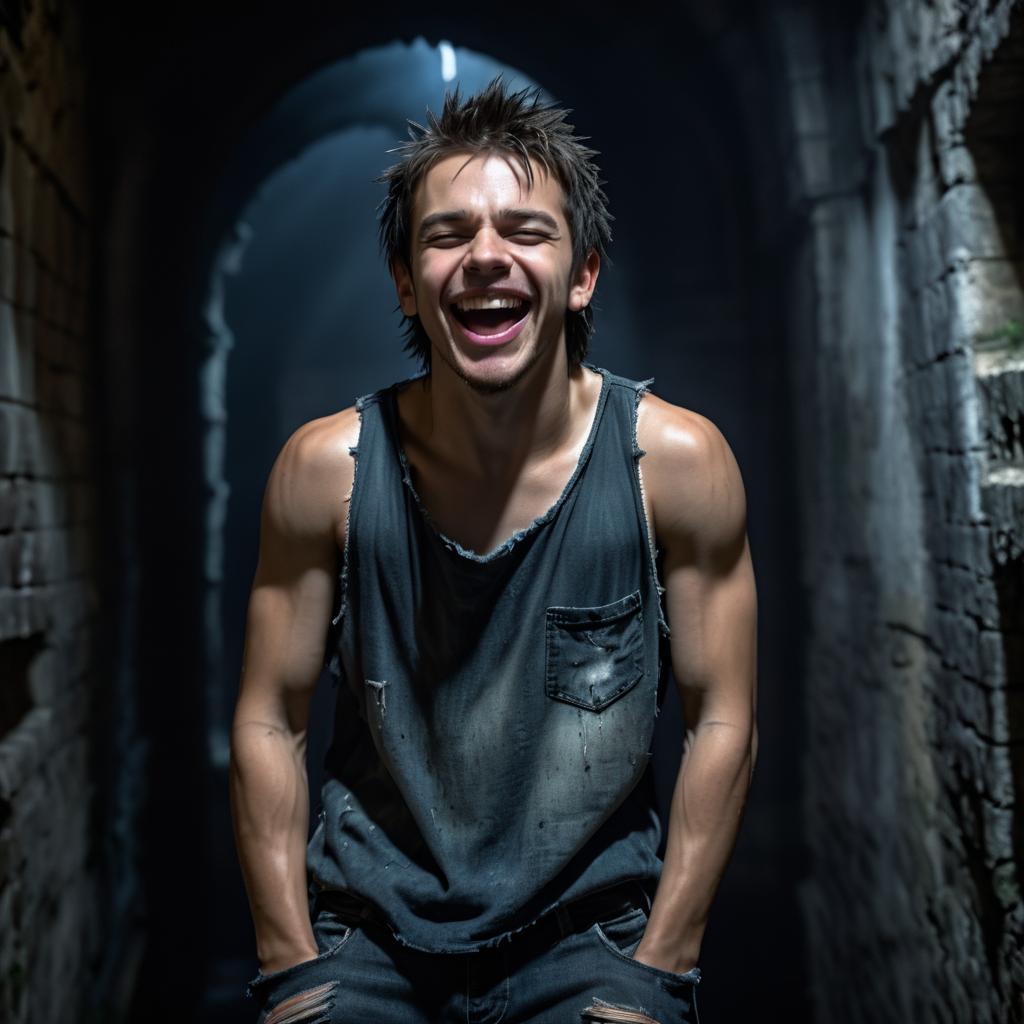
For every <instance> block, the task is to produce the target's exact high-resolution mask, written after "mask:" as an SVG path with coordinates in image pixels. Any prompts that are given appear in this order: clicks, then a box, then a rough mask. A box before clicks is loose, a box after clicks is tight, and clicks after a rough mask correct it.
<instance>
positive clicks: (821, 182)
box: [779, 0, 1024, 1024]
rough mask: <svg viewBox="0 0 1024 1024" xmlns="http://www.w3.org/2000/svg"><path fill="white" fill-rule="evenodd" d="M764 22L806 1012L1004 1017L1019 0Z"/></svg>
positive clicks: (1018, 513) (1018, 274) (1022, 310)
mask: <svg viewBox="0 0 1024 1024" xmlns="http://www.w3.org/2000/svg"><path fill="white" fill-rule="evenodd" d="M851 40H855V41H856V44H855V45H852V46H851ZM779 42H780V44H781V46H782V49H783V52H784V53H785V56H786V64H787V66H788V68H789V70H790V74H789V100H788V102H789V106H790V110H791V112H792V122H793V124H794V136H793V153H794V160H793V167H794V176H793V180H794V181H795V187H794V189H793V200H794V202H795V204H797V207H798V209H799V210H800V212H801V214H802V215H803V217H804V218H805V223H806V225H807V228H806V231H805V233H804V235H803V237H802V239H801V241H800V244H799V247H798V256H797V259H796V261H795V265H794V273H793V276H792V282H791V293H790V301H789V306H790V310H791V314H792V338H793V344H794V355H795V359H794V362H793V369H792V386H793V395H794V401H795V402H796V404H797V407H798V409H799V416H800V421H801V422H800V436H801V438H802V439H803V440H802V444H801V447H800V452H799V456H798V457H799V460H800V480H801V489H802V502H801V504H802V506H803V513H802V514H803V516H804V530H803V533H804V538H805V548H804V560H803V565H802V576H803V581H804V587H805V590H806V593H807V594H808V600H809V602H810V604H811V619H812V626H811V630H810V633H809V636H808V640H807V647H806V650H805V662H806V666H807V681H806V692H807V694H808V698H807V707H806V715H807V722H808V737H809V742H808V748H807V751H806V756H805V772H804V778H805V804H804V807H805V822H806V830H807V838H808V843H809V847H810V852H811V863H812V867H811V872H810V876H809V879H808V881H807V883H806V885H805V887H804V892H803V897H804V899H803V910H804V915H805V921H806V924H807V928H808V949H809V960H810V962H809V964H808V965H807V966H808V971H807V977H808V978H809V979H811V984H812V986H813V989H814V992H813V996H814V1003H815V1008H816V1018H817V1019H819V1020H828V1021H835V1022H843V1021H865V1022H867V1021H872V1022H881V1021H893V1022H897V1021H898V1022H906V1021H910V1020H915V1021H921V1022H926V1021H927V1022H931V1021H948V1022H956V1024H965V1022H970V1021H979V1022H982V1021H984V1022H1004V1021H1020V1020H1024V909H1022V906H1021V888H1020V871H1021V865H1022V864H1024V858H1022V849H1024V842H1022V827H1021V825H1022V811H1024V805H1022V786H1024V773H1022V757H1024V601H1022V594H1024V550H1022V545H1024V540H1022V534H1024V450H1022V429H1024V337H1022V324H1024V292H1022V279H1024V262H1022V261H1024V252H1022V248H1021V239H1022V234H1024V219H1022V218H1024V205H1022V204H1024V194H1022V192H1021V183H1022V181H1024V157H1022V138H1024V135H1022V127H1024V7H1022V5H1021V4H1020V3H1019V2H1006V0H1002V2H1000V0H994V2H987V3H977V4H975V3H954V2H951V0H938V2H934V0H933V2H927V3H926V2H923V0H904V2H896V0H886V2H875V3H872V4H869V5H866V6H865V8H864V9H863V10H861V11H859V12H857V13H856V15H855V16H851V15H850V13H849V12H848V11H847V12H845V13H844V14H843V16H842V18H840V17H839V16H838V15H836V14H835V13H832V14H831V15H830V13H829V10H828V9H827V8H819V9H817V10H815V11H811V9H810V8H808V7H801V8H799V9H797V10H796V11H790V12H789V13H788V14H787V16H786V17H785V18H783V19H781V20H780V22H779Z"/></svg>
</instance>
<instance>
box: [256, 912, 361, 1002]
mask: <svg viewBox="0 0 1024 1024" xmlns="http://www.w3.org/2000/svg"><path fill="white" fill-rule="evenodd" d="M356 931H357V926H356V925H354V924H353V925H349V929H348V931H347V932H345V934H344V935H343V936H342V937H341V938H340V939H339V940H338V941H337V942H336V943H335V944H334V945H333V946H331V947H330V948H329V949H325V950H324V951H323V952H322V953H319V954H318V955H317V956H315V957H313V958H312V959H310V960H301V961H299V963H297V964H292V965H291V967H282V968H281V970H279V971H271V972H270V974H264V973H263V972H262V971H261V972H260V973H258V974H257V975H256V977H255V978H253V980H252V981H251V982H249V984H250V986H251V987H252V988H256V987H257V986H262V985H264V984H269V983H270V982H272V981H278V980H279V979H281V978H286V977H289V976H291V975H293V974H296V973H298V972H299V971H301V970H302V969H303V968H305V967H311V966H312V965H313V964H317V963H320V961H322V960H329V959H330V958H331V957H332V956H334V954H335V953H337V952H338V951H339V950H340V949H341V948H342V946H344V945H345V944H346V943H347V942H348V941H349V939H351V938H352V936H353V935H355V933H356Z"/></svg>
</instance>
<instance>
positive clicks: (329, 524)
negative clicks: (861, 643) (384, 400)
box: [264, 406, 360, 543]
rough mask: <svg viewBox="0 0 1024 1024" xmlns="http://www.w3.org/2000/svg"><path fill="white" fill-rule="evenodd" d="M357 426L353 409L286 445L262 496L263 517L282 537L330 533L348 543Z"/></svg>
mask: <svg viewBox="0 0 1024 1024" xmlns="http://www.w3.org/2000/svg"><path fill="white" fill-rule="evenodd" d="M359 422H360V421H359V414H358V413H357V412H356V409H355V406H349V407H348V408H347V409H342V410H341V411H340V412H336V413H332V414H331V415H330V416H322V417H319V418H317V419H315V420H310V421H309V422H308V423H304V424H303V425H302V426H301V427H299V428H298V429H296V430H295V431H294V432H293V433H292V434H291V436H290V437H289V438H288V440H287V441H285V443H284V445H283V446H282V448H281V450H280V452H279V453H278V455H277V458H276V459H275V460H274V465H273V468H272V469H271V471H270V476H269V479H268V480H267V488H266V493H265V495H264V517H265V518H269V519H271V520H272V521H273V524H274V525H275V526H276V527H277V529H278V530H279V531H281V532H284V533H287V534H290V535H291V536H293V537H295V538H300V537H306V538H313V537H322V536H323V535H324V534H325V532H326V531H331V532H333V533H334V534H335V536H336V539H337V540H338V541H339V542H340V543H344V539H345V538H344V529H345V520H346V515H345V510H346V508H347V502H348V499H349V497H350V495H351V491H352V481H353V478H354V470H355V458H354V457H353V455H352V454H351V451H350V449H351V448H353V447H355V445H356V444H357V442H358V440H359ZM339 530H340V533H339Z"/></svg>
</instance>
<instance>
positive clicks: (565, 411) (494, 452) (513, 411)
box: [407, 345, 585, 481]
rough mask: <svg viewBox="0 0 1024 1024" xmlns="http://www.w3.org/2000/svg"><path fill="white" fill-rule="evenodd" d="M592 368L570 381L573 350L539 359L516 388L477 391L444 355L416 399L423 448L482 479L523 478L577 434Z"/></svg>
mask: <svg viewBox="0 0 1024 1024" xmlns="http://www.w3.org/2000/svg"><path fill="white" fill-rule="evenodd" d="M584 377H585V371H584V370H583V369H582V368H577V369H576V371H575V372H574V373H573V374H572V375H571V376H570V373H569V368H568V362H567V359H566V355H565V346H564V345H560V346H557V347H556V349H555V354H554V356H553V358H550V359H539V360H537V362H535V363H534V364H533V365H532V366H530V367H529V368H528V369H527V370H526V372H525V373H523V374H522V376H520V377H519V378H518V379H516V380H515V381H514V383H512V384H511V385H510V386H509V387H508V388H504V389H502V390H499V391H486V390H479V389H477V388H474V387H473V386H472V385H471V384H470V383H469V382H467V381H466V380H464V379H463V378H462V377H461V376H460V375H459V374H457V373H456V372H455V371H454V370H453V369H452V368H451V367H450V366H449V365H448V364H447V363H446V362H445V361H444V360H443V359H439V358H438V357H437V356H436V354H435V356H434V359H433V364H432V367H431V372H430V375H429V376H428V377H425V378H424V379H423V381H422V383H421V384H420V385H419V386H418V387H417V388H416V392H417V393H416V394H415V396H410V397H411V398H413V401H412V402H411V403H410V405H411V408H410V409H409V417H408V419H407V422H408V423H409V426H410V430H411V432H412V433H413V434H414V436H415V437H416V441H417V443H418V444H421V445H424V446H425V447H427V448H429V449H430V451H431V452H432V454H433V455H434V456H435V457H436V458H438V459H440V460H441V461H443V462H444V463H446V464H449V465H451V466H454V467H457V468H458V470H459V471H460V472H462V473H466V474H470V475H472V476H473V477H476V478H478V479H481V480H495V481H497V480H501V479H505V478H507V477H508V476H509V475H510V474H513V475H514V474H516V473H517V472H518V471H519V469H520V468H521V467H522V466H523V465H524V464H525V463H526V462H528V461H530V460H534V459H538V458H543V457H544V456H545V455H548V454H550V453H551V452H553V451H555V450H556V449H558V448H559V447H560V446H561V445H563V444H565V443H566V441H567V440H568V439H569V437H570V436H571V435H572V434H573V432H574V430H575V428H576V426H577V425H578V422H579V417H580V415H581V406H582V405H583V404H584V400H583V391H584V388H583V387H582V386H581V384H582V383H583V381H584Z"/></svg>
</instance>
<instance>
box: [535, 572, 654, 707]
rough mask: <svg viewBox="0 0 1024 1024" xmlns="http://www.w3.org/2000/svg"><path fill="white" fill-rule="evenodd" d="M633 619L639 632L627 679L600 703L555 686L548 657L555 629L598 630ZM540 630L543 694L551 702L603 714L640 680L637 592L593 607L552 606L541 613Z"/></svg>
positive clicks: (640, 620)
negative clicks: (613, 623) (541, 625)
mask: <svg viewBox="0 0 1024 1024" xmlns="http://www.w3.org/2000/svg"><path fill="white" fill-rule="evenodd" d="M600 612H604V613H605V614H604V615H599V616H598V617H596V618H595V617H594V613H600ZM629 616H635V621H636V624H637V625H636V629H637V631H638V633H639V637H640V639H639V642H638V643H636V644H635V646H636V652H635V654H634V655H633V661H632V671H631V672H630V676H631V678H629V679H627V680H626V681H624V682H623V683H622V684H621V685H620V686H619V687H618V688H617V689H616V690H613V691H612V692H611V693H610V694H608V695H607V696H606V697H605V698H604V700H602V701H599V702H597V703H590V702H588V701H586V700H584V699H583V698H581V697H579V696H578V695H577V694H574V693H570V692H568V691H566V690H565V689H564V687H562V686H560V685H559V680H558V673H557V672H556V671H555V668H554V665H553V662H554V661H555V660H556V658H555V657H553V654H552V648H553V646H554V645H555V641H556V639H557V637H558V630H559V629H560V628H562V629H564V628H565V627H566V626H591V627H598V626H603V625H607V624H608V623H610V622H615V621H617V620H619V619H624V618H627V617H629ZM545 619H546V622H545V630H544V640H545V643H544V658H545V664H544V669H545V671H544V685H545V691H546V693H547V695H548V696H549V697H550V698H552V699H553V700H560V701H563V702H564V703H566V704H571V705H573V706H574V707H578V708H582V709H583V710H584V711H591V712H599V711H603V710H604V709H605V708H606V707H608V706H609V705H610V704H612V703H614V702H615V701H616V700H618V699H619V697H621V696H622V695H623V694H625V693H626V692H628V691H629V690H631V689H632V688H633V687H634V686H636V684H637V683H638V682H640V680H641V679H643V677H644V646H643V623H644V613H643V604H642V601H641V597H640V590H639V589H637V590H634V591H633V592H632V593H631V594H627V595H626V596H625V597H622V598H619V599H618V600H616V601H611V602H609V603H608V604H603V605H595V606H593V607H569V606H562V605H552V606H551V607H549V608H547V609H546V610H545Z"/></svg>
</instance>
